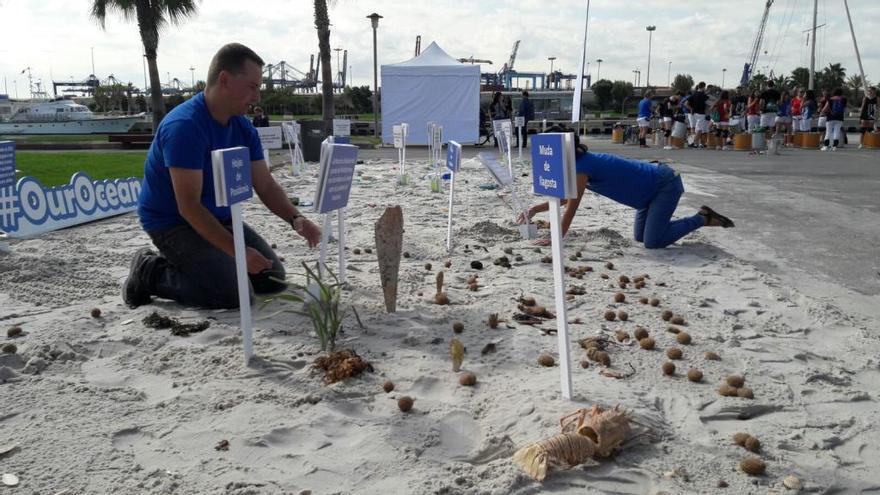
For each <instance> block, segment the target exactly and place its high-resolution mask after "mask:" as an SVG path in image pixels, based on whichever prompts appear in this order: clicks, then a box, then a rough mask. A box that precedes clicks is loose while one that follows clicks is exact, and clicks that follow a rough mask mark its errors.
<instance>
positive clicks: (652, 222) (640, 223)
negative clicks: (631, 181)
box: [634, 164, 705, 249]
mask: <svg viewBox="0 0 880 495" xmlns="http://www.w3.org/2000/svg"><path fill="white" fill-rule="evenodd" d="M659 167H660V174H661V178H660V183H661V185H660V189H659V190H658V191H657V194H656V195H654V198H653V199H651V202H650V203H648V206H646V207H645V208H642V209H640V210H638V211H636V221H635V228H634V230H635V239H636V242H644V243H645V247H646V248H648V249H658V248H665V247H666V246H668V245H670V244H672V243H674V242H675V241H677V240H679V239H681V238H682V237H684V236H686V235H688V234H690V233H691V232H693V231H695V230H697V229H699V228H700V227H702V226H703V225H705V220H704V218H703V217H702V216H701V215H694V216H691V217H686V218H680V219H678V220H672V214H673V213H675V208H677V207H678V200H679V199H680V198H681V195H682V193H684V184H682V182H681V177H680V176H679V175H678V173H676V172H675V171H674V170H672V169H671V168H669V167H668V166H666V165H663V164H660V165H659Z"/></svg>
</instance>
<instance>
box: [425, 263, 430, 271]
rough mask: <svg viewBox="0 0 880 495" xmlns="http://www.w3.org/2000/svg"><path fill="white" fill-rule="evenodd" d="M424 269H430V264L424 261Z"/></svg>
mask: <svg viewBox="0 0 880 495" xmlns="http://www.w3.org/2000/svg"><path fill="white" fill-rule="evenodd" d="M425 270H428V271H431V264H430V263H425Z"/></svg>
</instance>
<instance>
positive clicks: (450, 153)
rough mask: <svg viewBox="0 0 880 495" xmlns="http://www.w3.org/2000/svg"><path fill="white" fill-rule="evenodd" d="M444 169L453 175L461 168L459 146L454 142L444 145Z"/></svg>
mask: <svg viewBox="0 0 880 495" xmlns="http://www.w3.org/2000/svg"><path fill="white" fill-rule="evenodd" d="M446 168H448V169H449V170H451V171H453V172H455V173H458V169H459V168H461V145H460V144H458V143H457V142H455V141H449V143H447V145H446Z"/></svg>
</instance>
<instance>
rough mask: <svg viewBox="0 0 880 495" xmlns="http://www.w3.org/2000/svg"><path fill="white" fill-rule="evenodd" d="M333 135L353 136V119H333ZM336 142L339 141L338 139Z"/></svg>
mask: <svg viewBox="0 0 880 495" xmlns="http://www.w3.org/2000/svg"><path fill="white" fill-rule="evenodd" d="M333 135H334V136H336V137H348V136H351V120H348V119H333ZM335 142H337V143H338V142H339V140H338V139H337V140H336V141H335Z"/></svg>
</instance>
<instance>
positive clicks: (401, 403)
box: [397, 395, 414, 412]
mask: <svg viewBox="0 0 880 495" xmlns="http://www.w3.org/2000/svg"><path fill="white" fill-rule="evenodd" d="M413 402H414V401H413V399H412V397H410V396H408V395H404V396H403V397H401V398H399V399H397V407H398V408H399V409H400V410H401V412H410V410H412V407H413Z"/></svg>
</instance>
